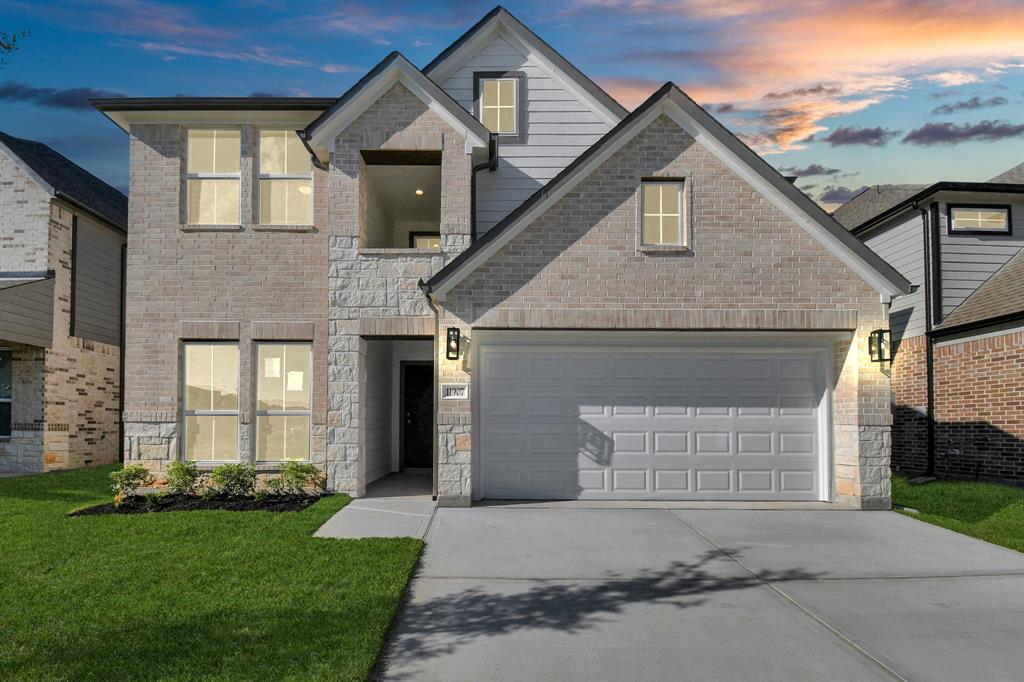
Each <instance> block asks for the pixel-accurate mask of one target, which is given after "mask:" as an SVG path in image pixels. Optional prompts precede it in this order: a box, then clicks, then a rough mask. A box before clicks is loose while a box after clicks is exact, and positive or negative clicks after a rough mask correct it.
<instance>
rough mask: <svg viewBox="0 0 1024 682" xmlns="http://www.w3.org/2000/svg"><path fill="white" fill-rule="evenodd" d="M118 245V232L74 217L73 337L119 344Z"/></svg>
mask: <svg viewBox="0 0 1024 682" xmlns="http://www.w3.org/2000/svg"><path fill="white" fill-rule="evenodd" d="M122 244H124V236H123V235H121V234H120V233H118V232H115V231H114V230H112V229H110V228H109V227H106V226H105V225H102V224H100V223H98V222H96V221H94V220H91V219H90V218H88V217H86V216H81V215H80V216H78V238H77V243H76V248H77V254H76V256H75V273H74V276H75V282H74V287H75V296H74V302H75V314H74V321H75V322H74V324H75V328H74V329H73V330H72V334H73V335H74V336H77V337H79V338H83V339H91V340H93V341H99V342H101V343H108V344H111V345H114V346H116V345H120V342H121V246H122Z"/></svg>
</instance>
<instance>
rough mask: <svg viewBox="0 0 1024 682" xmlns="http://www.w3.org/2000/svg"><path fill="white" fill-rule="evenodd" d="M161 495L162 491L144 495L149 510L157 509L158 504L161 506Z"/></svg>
mask: <svg viewBox="0 0 1024 682" xmlns="http://www.w3.org/2000/svg"><path fill="white" fill-rule="evenodd" d="M161 497H162V495H161V494H160V493H146V494H145V495H144V496H143V499H145V500H146V509H147V510H149V511H153V510H155V509H156V508H157V507H158V506H160V498H161Z"/></svg>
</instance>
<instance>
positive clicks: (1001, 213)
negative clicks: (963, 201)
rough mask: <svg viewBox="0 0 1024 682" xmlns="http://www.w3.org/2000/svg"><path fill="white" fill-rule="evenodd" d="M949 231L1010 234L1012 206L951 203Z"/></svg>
mask: <svg viewBox="0 0 1024 682" xmlns="http://www.w3.org/2000/svg"><path fill="white" fill-rule="evenodd" d="M949 231H950V232H984V233H995V234H1009V232H1010V207H1009V206H954V205H950V207H949Z"/></svg>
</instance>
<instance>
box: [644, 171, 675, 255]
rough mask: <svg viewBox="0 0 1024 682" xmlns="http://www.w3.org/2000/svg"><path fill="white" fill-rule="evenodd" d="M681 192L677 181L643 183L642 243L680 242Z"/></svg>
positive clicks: (671, 243)
mask: <svg viewBox="0 0 1024 682" xmlns="http://www.w3.org/2000/svg"><path fill="white" fill-rule="evenodd" d="M681 194H682V185H681V184H679V183H667V182H659V183H654V182H652V183H646V184H644V185H643V194H642V197H643V199H642V201H643V230H642V235H641V239H642V243H643V244H651V245H663V244H667V245H678V244H682V220H681V217H682V212H681V206H680V203H681V202H680V195H681Z"/></svg>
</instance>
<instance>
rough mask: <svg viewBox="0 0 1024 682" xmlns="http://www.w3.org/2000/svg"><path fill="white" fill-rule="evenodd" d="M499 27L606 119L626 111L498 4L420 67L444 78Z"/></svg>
mask: <svg viewBox="0 0 1024 682" xmlns="http://www.w3.org/2000/svg"><path fill="white" fill-rule="evenodd" d="M501 28H504V29H505V30H507V31H508V32H509V34H510V35H512V36H514V37H515V38H517V39H518V40H519V41H520V42H521V43H522V44H523V45H525V46H526V47H527V48H529V49H530V50H531V51H532V52H533V53H535V54H536V55H537V56H539V57H540V58H541V59H542V60H543V61H546V62H547V63H548V65H550V66H551V67H552V69H553V70H554V71H555V72H556V73H557V74H558V75H560V76H562V77H563V78H565V79H566V80H567V81H568V82H569V83H570V84H572V85H575V86H576V88H577V89H578V90H579V91H580V92H581V94H583V95H585V96H586V97H587V98H588V99H590V100H591V102H592V103H594V104H596V105H597V106H598V107H599V108H600V109H602V110H603V112H604V113H605V114H606V116H605V117H606V118H607V119H608V120H609V123H616V122H618V121H620V120H622V118H623V117H624V116H626V114H627V113H629V112H628V110H627V109H626V108H625V107H623V106H622V105H621V104H619V103H618V102H616V101H615V98H614V97H612V96H611V95H609V94H608V93H607V92H605V91H604V89H602V88H601V86H599V85H598V84H597V83H595V82H594V81H592V80H590V78H588V77H587V76H586V74H584V73H583V72H582V71H580V70H579V69H577V68H576V67H575V66H573V64H572V62H570V61H569V60H568V59H566V58H565V57H563V56H562V55H561V54H559V52H558V51H557V50H555V48H553V47H551V46H550V45H548V44H547V43H546V42H545V41H544V40H543V39H542V38H541V37H540V36H538V35H537V34H536V33H534V32H533V31H531V30H530V29H529V28H527V27H526V26H525V25H524V24H523V23H522V22H521V21H519V19H517V18H516V17H515V16H514V15H513V14H512V13H511V12H509V11H508V10H507V9H505V8H504V7H502V6H501V5H498V6H497V7H495V8H494V9H492V10H491V11H490V12H488V13H487V14H485V15H484V17H483V18H482V19H480V21H478V22H476V23H475V24H473V26H471V27H470V28H469V30H468V31H466V32H465V33H463V34H462V35H461V36H459V37H458V38H457V39H456V40H455V42H453V43H452V44H451V45H449V46H448V47H446V48H445V49H444V50H443V51H442V52H441V53H440V54H439V55H437V56H436V57H434V59H433V60H432V61H431V62H430V63H429V64H427V65H426V66H425V67H424V68H423V73H424V74H426V75H427V76H429V77H430V78H432V79H433V80H434V81H442V80H444V79H445V78H447V77H448V76H449V75H451V73H452V72H453V71H454V70H455V69H456V68H458V67H459V66H461V65H462V63H463V62H464V61H465V59H466V57H465V55H467V54H469V53H472V52H473V50H474V47H475V45H476V44H477V43H478V42H482V41H485V40H487V39H488V38H489V37H491V36H492V35H493V34H494V33H496V32H497V31H498V30H500V29H501Z"/></svg>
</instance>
